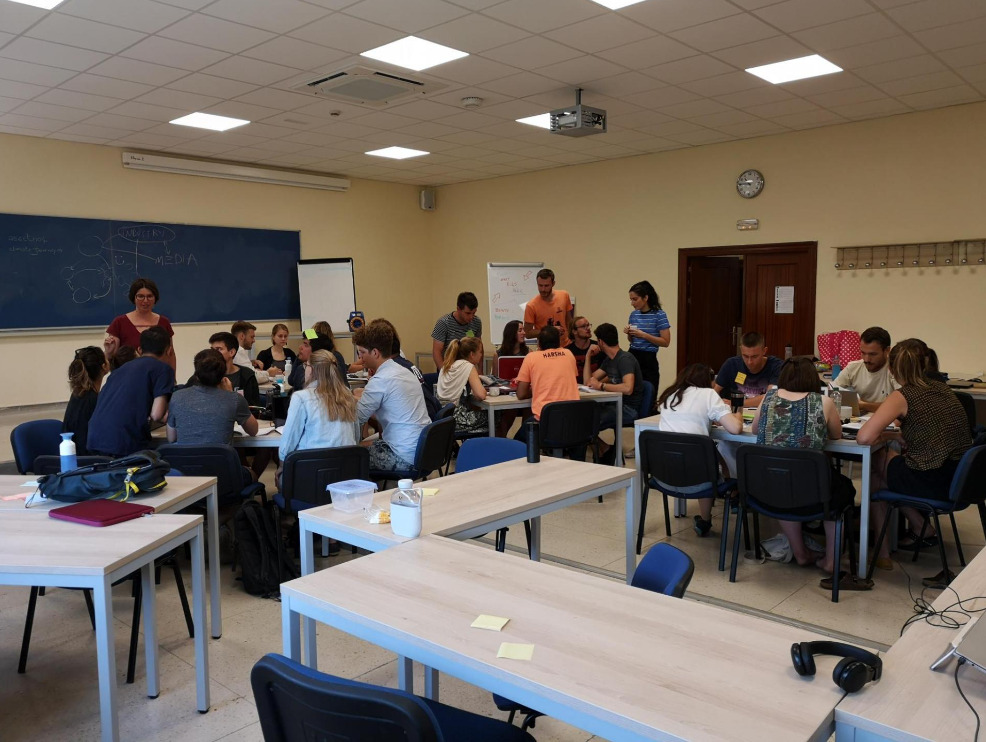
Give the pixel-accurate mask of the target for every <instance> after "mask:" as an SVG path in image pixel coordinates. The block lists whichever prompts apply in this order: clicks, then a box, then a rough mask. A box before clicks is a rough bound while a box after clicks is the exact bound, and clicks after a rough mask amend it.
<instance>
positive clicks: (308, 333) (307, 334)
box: [305, 330, 318, 340]
mask: <svg viewBox="0 0 986 742" xmlns="http://www.w3.org/2000/svg"><path fill="white" fill-rule="evenodd" d="M305 337H306V338H307V339H308V340H314V339H315V338H317V337H318V333H317V332H315V331H314V330H305Z"/></svg>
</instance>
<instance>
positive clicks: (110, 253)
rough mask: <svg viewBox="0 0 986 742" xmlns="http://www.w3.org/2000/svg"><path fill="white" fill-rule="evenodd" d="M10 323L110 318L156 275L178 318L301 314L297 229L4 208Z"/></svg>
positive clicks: (0, 323) (3, 279)
mask: <svg viewBox="0 0 986 742" xmlns="http://www.w3.org/2000/svg"><path fill="white" fill-rule="evenodd" d="M0 244H3V245H4V248H5V249H3V250H2V252H0V329H13V328H32V327H65V326H90V325H94V324H95V325H99V324H108V322H109V321H110V320H111V319H112V318H113V317H114V316H116V315H117V314H120V313H122V312H125V311H129V310H130V309H132V308H133V307H132V304H131V303H130V301H129V298H128V292H129V287H130V284H131V283H132V282H133V280H134V279H135V278H137V277H146V278H151V279H152V280H154V281H155V282H156V283H157V285H158V288H159V289H160V293H161V300H160V303H159V307H158V308H159V310H160V311H161V312H162V313H164V314H166V315H167V316H168V317H169V318H170V319H171V320H172V321H174V322H203V321H223V320H226V319H228V318H230V317H232V318H234V319H241V318H247V317H249V318H252V319H265V318H271V319H282V318H292V317H296V316H298V286H297V279H296V274H295V266H296V263H297V261H298V259H299V257H300V241H299V236H298V233H297V232H288V231H276V230H260V229H240V228H231V227H200V226H193V225H181V224H159V223H133V222H111V221H106V220H93V219H70V218H61V217H35V216H22V215H13V214H0Z"/></svg>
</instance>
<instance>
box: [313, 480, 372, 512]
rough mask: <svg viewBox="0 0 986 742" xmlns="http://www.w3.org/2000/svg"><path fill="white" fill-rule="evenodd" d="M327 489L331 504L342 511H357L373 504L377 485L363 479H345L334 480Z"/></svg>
mask: <svg viewBox="0 0 986 742" xmlns="http://www.w3.org/2000/svg"><path fill="white" fill-rule="evenodd" d="M325 489H327V490H328V491H329V492H330V493H331V495H332V505H333V506H334V507H335V509H336V510H341V511H342V512H344V513H358V512H360V511H362V510H363V508H368V507H370V505H372V504H373V493H374V492H376V489H377V486H376V485H375V484H374V483H373V482H367V481H366V480H364V479H347V480H346V481H345V482H335V483H334V484H330V485H329V486H327V487H326V488H325Z"/></svg>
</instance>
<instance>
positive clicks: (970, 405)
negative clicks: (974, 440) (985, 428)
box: [955, 392, 976, 435]
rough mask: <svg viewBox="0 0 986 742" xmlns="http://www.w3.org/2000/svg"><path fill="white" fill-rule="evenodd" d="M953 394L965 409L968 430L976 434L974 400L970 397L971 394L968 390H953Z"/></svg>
mask: <svg viewBox="0 0 986 742" xmlns="http://www.w3.org/2000/svg"><path fill="white" fill-rule="evenodd" d="M955 396H956V397H958V398H959V402H960V403H961V405H962V409H963V410H965V416H966V417H967V418H968V420H969V432H970V433H971V434H972V435H975V434H976V400H974V399H973V398H972V395H971V394H969V393H968V392H955Z"/></svg>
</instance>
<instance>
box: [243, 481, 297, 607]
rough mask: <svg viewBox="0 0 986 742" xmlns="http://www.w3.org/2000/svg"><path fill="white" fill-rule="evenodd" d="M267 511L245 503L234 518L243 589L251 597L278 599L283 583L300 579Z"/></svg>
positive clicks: (268, 507)
mask: <svg viewBox="0 0 986 742" xmlns="http://www.w3.org/2000/svg"><path fill="white" fill-rule="evenodd" d="M270 508H271V506H269V505H268V506H263V505H261V504H260V503H258V502H257V501H256V500H247V501H246V502H244V503H243V504H242V505H240V509H239V510H237V511H236V515H235V516H234V517H233V533H234V534H235V536H236V555H237V561H238V562H239V563H240V568H241V570H242V579H243V588H244V589H245V590H246V591H247V592H248V593H249V594H250V595H260V596H262V597H264V598H274V597H278V595H279V594H280V591H281V583H282V582H287V581H288V580H293V579H294V578H296V577H300V574H299V572H298V568H297V567H296V566H295V564H294V560H292V559H288V557H287V553H286V552H285V550H284V543H283V542H282V541H281V540H280V539H279V538H278V537H277V529H276V528H275V527H274V523H273V513H272V511H271V509H270ZM278 571H280V574H278Z"/></svg>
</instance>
